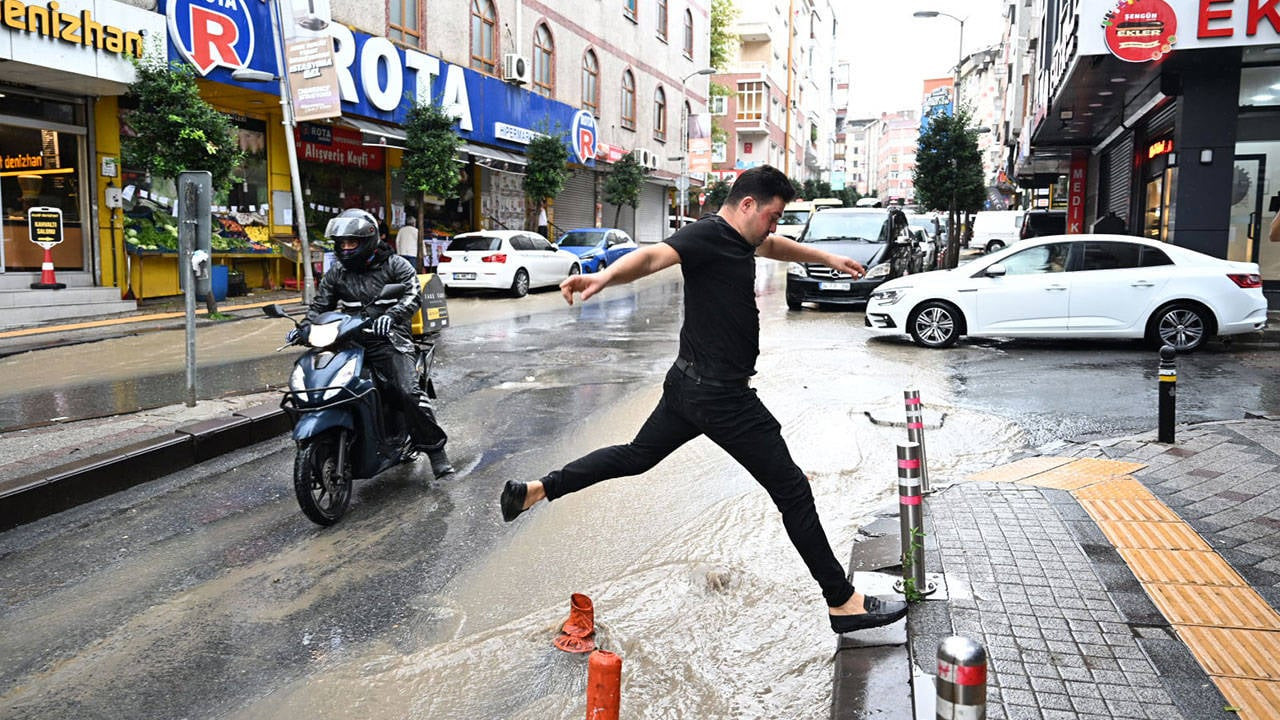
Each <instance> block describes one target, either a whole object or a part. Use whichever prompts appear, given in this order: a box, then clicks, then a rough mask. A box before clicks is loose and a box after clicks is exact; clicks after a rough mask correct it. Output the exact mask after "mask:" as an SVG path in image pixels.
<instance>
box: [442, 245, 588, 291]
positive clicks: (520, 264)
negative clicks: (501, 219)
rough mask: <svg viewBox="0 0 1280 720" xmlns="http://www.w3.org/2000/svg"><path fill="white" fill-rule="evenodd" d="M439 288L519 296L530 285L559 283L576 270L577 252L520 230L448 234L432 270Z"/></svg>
mask: <svg viewBox="0 0 1280 720" xmlns="http://www.w3.org/2000/svg"><path fill="white" fill-rule="evenodd" d="M436 272H437V274H439V276H440V280H441V282H443V283H444V288H445V292H452V291H456V290H463V289H476V290H507V291H508V292H510V293H511V295H512V296H513V297H524V296H525V295H527V294H528V292H529V289H530V288H536V287H545V286H548V285H559V284H560V282H561V281H563V280H564V279H565V278H566V277H568V276H570V275H577V274H578V273H580V272H582V264H581V262H580V261H579V260H578V256H577V255H574V254H573V253H571V252H569V251H567V250H560V249H559V248H557V247H556V246H555V245H552V244H551V243H549V242H547V239H546V238H544V237H542V236H541V235H539V234H537V233H533V232H525V231H523V230H482V231H479V232H469V233H462V234H459V235H454V236H453V239H452V240H450V241H449V247H448V248H446V249H445V251H444V254H443V255H441V256H440V265H439V267H438V268H436Z"/></svg>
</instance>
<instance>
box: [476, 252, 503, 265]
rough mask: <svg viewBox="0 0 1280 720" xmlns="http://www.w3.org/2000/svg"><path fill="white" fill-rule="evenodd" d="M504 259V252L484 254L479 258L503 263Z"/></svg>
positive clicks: (482, 260)
mask: <svg viewBox="0 0 1280 720" xmlns="http://www.w3.org/2000/svg"><path fill="white" fill-rule="evenodd" d="M506 261H507V254H506V253H494V254H492V255H485V256H484V257H482V258H480V262H493V263H504V262H506Z"/></svg>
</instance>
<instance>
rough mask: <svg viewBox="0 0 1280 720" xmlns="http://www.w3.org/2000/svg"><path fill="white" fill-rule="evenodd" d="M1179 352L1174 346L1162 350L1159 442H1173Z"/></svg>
mask: <svg viewBox="0 0 1280 720" xmlns="http://www.w3.org/2000/svg"><path fill="white" fill-rule="evenodd" d="M1177 355H1178V351H1177V350H1174V349H1173V346H1172V345H1165V346H1164V347H1162V348H1160V431H1159V437H1158V439H1159V441H1160V442H1162V443H1172V442H1173V420H1174V411H1175V409H1176V407H1175V406H1176V405H1177V395H1178V366H1177V364H1176V363H1175V362H1174V358H1175V357H1177Z"/></svg>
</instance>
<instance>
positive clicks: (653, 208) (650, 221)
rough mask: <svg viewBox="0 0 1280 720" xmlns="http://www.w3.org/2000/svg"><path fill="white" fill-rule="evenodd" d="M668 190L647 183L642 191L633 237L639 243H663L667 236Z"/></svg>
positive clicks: (662, 186)
mask: <svg viewBox="0 0 1280 720" xmlns="http://www.w3.org/2000/svg"><path fill="white" fill-rule="evenodd" d="M667 215H668V212H667V188H666V186H664V185H654V184H652V183H645V184H644V187H642V188H641V189H640V206H639V207H637V208H636V229H635V233H634V234H633V236H632V237H634V238H635V240H636V242H638V243H656V242H662V239H663V238H664V237H666V236H667V232H666V230H667Z"/></svg>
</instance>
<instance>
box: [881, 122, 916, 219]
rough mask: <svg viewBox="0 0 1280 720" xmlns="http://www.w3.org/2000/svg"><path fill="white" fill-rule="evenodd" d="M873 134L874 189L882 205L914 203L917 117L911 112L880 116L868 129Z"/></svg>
mask: <svg viewBox="0 0 1280 720" xmlns="http://www.w3.org/2000/svg"><path fill="white" fill-rule="evenodd" d="M872 129H873V131H874V134H875V136H876V137H875V139H874V148H873V149H874V153H875V154H874V157H875V165H874V168H875V176H876V180H875V188H874V189H875V190H876V194H877V195H878V196H879V197H880V198H882V199H883V200H884V202H885V203H892V202H901V203H912V202H915V196H916V180H915V173H916V148H917V146H918V145H919V142H920V115H919V113H918V112H917V111H915V110H899V111H898V112H894V113H884V114H882V115H881V116H880V119H879V120H877V121H876V124H875V125H874V126H872Z"/></svg>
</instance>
